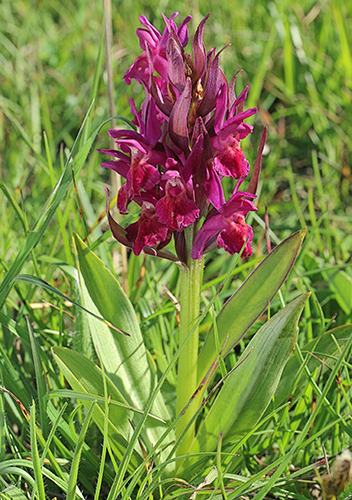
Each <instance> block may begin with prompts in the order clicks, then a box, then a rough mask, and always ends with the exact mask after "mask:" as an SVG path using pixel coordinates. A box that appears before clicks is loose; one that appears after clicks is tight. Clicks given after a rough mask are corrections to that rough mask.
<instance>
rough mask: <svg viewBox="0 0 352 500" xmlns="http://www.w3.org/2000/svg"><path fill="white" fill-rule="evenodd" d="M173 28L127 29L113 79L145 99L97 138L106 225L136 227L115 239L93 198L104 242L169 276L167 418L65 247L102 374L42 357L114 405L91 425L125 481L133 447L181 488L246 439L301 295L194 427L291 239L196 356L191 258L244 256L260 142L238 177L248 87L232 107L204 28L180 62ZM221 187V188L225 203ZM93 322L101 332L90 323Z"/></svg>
mask: <svg viewBox="0 0 352 500" xmlns="http://www.w3.org/2000/svg"><path fill="white" fill-rule="evenodd" d="M176 16H177V13H175V14H173V15H172V16H171V17H170V18H169V19H168V18H166V17H165V16H163V18H164V22H165V29H164V31H163V33H162V34H161V33H159V32H158V31H157V30H156V28H155V27H154V26H153V25H152V24H151V23H150V22H149V21H148V19H147V18H146V17H145V16H141V17H140V21H141V24H142V26H143V27H142V28H139V29H137V36H138V38H139V41H140V46H141V49H142V53H141V54H140V55H139V56H138V57H137V58H136V59H135V61H134V62H133V64H132V65H131V66H130V68H129V69H128V70H127V72H126V74H125V77H124V79H125V82H126V83H127V84H128V85H129V84H131V81H132V80H135V81H136V82H138V84H140V85H141V86H142V87H143V90H144V92H145V99H144V101H143V103H142V105H141V107H140V109H139V110H137V106H136V104H135V102H134V101H133V99H131V112H132V114H133V115H134V119H133V122H132V128H131V129H128V130H123V129H117V130H115V129H114V130H109V134H110V136H111V137H113V138H114V139H115V141H116V149H103V150H101V151H102V152H103V153H106V154H108V155H110V156H111V157H112V159H110V160H108V161H105V162H104V163H103V164H102V166H103V167H104V168H108V169H111V170H113V171H115V172H117V173H118V174H119V175H121V176H122V177H123V178H124V179H126V182H125V183H124V184H123V185H122V187H121V189H120V190H119V192H118V198H117V207H118V210H119V212H120V213H122V214H125V213H127V212H128V209H129V207H130V205H131V204H132V202H133V203H134V207H136V205H137V207H139V211H138V217H139V218H138V220H137V221H136V222H133V223H132V224H130V225H128V226H127V227H122V226H121V225H120V224H119V223H118V222H117V221H116V220H115V219H114V218H113V216H112V215H111V214H110V212H109V191H108V190H106V191H107V214H108V221H109V225H110V229H111V232H112V234H113V236H114V237H115V238H116V240H118V241H119V242H120V243H121V244H123V245H125V246H127V247H128V248H130V249H131V250H132V252H133V253H134V254H135V255H139V254H141V253H145V254H148V255H150V256H156V257H160V258H164V259H168V260H170V261H172V262H174V263H176V264H177V265H178V266H179V270H180V297H179V305H180V308H181V309H180V329H179V336H178V346H179V349H178V352H177V354H176V357H175V359H174V361H173V363H174V362H177V377H178V378H177V385H176V388H175V393H176V414H175V415H170V414H169V412H168V410H167V408H166V404H165V402H164V400H163V396H162V392H161V391H160V387H161V385H162V383H163V381H164V380H165V377H166V374H161V376H160V380H159V383H158V384H156V382H155V381H154V377H153V373H152V371H151V368H150V366H149V364H148V360H147V351H146V347H145V344H144V340H143V337H142V334H141V332H140V329H139V325H138V319H137V316H136V314H135V312H134V310H133V308H132V305H131V303H130V301H129V299H128V298H127V296H126V295H125V294H124V292H123V291H122V288H121V287H120V285H119V284H118V281H117V280H116V278H115V277H114V276H113V275H112V274H111V273H110V271H108V270H107V269H106V268H105V266H104V265H103V263H102V262H101V261H100V260H99V259H98V258H97V257H96V256H95V255H94V254H93V252H91V251H90V250H89V249H88V248H87V247H86V246H85V244H84V243H83V242H82V241H81V240H80V239H79V238H78V237H75V246H76V252H77V259H78V267H79V282H80V287H81V295H82V301H83V304H84V306H85V307H86V308H87V309H88V310H90V311H91V312H93V313H94V314H95V316H92V315H88V321H89V322H90V325H91V334H92V338H93V344H94V345H95V347H96V349H97V353H98V355H99V358H100V361H101V364H102V368H103V371H101V370H100V369H99V368H98V367H97V366H96V365H94V364H93V363H92V362H91V361H89V360H87V359H85V358H84V357H83V356H82V355H79V354H78V353H72V352H69V351H68V350H66V349H64V348H55V349H54V353H55V356H56V359H57V361H58V363H59V364H60V366H61V368H62V370H63V371H64V373H65V375H66V378H67V379H68V381H69V383H70V384H71V385H72V387H73V388H74V389H75V390H77V391H78V390H79V391H84V392H88V393H90V394H91V393H94V394H97V395H99V396H100V397H101V396H103V395H104V391H105V394H106V393H109V394H110V395H111V398H112V399H113V400H114V401H115V402H117V403H116V406H115V407H114V408H111V409H110V410H109V415H108V417H104V415H103V412H102V410H101V408H100V410H99V409H96V410H95V413H94V416H93V418H94V419H95V421H96V422H97V424H98V425H99V427H100V428H103V427H104V418H108V421H109V436H110V439H111V443H112V444H111V446H112V449H113V451H114V452H115V454H116V455H117V457H118V458H119V459H120V460H121V461H123V460H125V462H124V463H125V464H126V468H127V466H129V467H132V468H133V467H138V464H139V463H140V460H141V453H140V451H139V448H138V446H137V444H138V443H137V438H138V437H139V436H140V437H141V439H142V441H143V443H144V447H145V449H146V451H144V455H143V453H142V456H144V458H145V459H146V460H148V457H149V459H150V457H151V456H152V455H153V453H154V454H155V453H156V457H157V458H156V459H157V460H159V465H160V470H161V471H162V470H164V473H165V474H166V475H167V474H170V473H171V472H172V473H175V463H176V468H177V473H178V474H179V475H181V477H184V478H188V477H189V475H190V471H191V470H192V468H194V467H196V466H197V463H198V462H199V457H202V456H204V454H206V453H208V454H211V453H214V452H215V451H216V449H217V448H218V446H219V442H220V441H221V442H222V441H223V442H224V443H225V444H226V443H227V444H228V443H233V442H239V441H240V440H241V439H244V437H245V436H246V435H250V433H251V432H253V430H254V428H255V426H256V425H257V423H258V421H259V419H260V418H261V416H262V415H263V414H264V412H265V410H266V409H267V407H268V405H269V403H270V401H271V400H272V397H273V395H274V393H275V390H276V388H277V387H278V384H279V381H280V378H281V375H282V372H283V370H284V368H285V365H286V363H287V361H288V360H289V358H290V356H291V354H292V351H293V349H294V346H295V343H296V340H297V333H298V329H297V325H298V321H299V317H300V314H301V312H302V309H303V307H304V305H305V303H306V301H307V298H308V296H303V297H298V298H297V299H295V301H294V302H292V303H291V304H289V305H288V306H286V307H285V308H283V309H282V310H281V311H280V312H279V313H277V314H276V315H275V316H274V317H273V318H271V319H270V320H269V321H268V322H267V323H266V324H265V325H264V326H263V327H262V328H261V329H260V330H259V331H258V332H257V334H256V335H255V336H254V338H253V339H252V340H251V341H250V342H249V344H248V346H247V348H246V350H245V351H244V353H243V354H242V356H241V357H240V358H239V360H238V363H237V365H236V366H235V367H234V369H233V370H231V371H230V372H228V373H226V374H224V373H222V375H223V385H222V387H221V389H220V391H219V393H218V395H217V396H216V398H214V399H212V404H211V408H210V410H209V411H208V412H207V413H206V414H203V413H202V411H201V408H202V400H203V401H204V398H205V400H206V401H208V400H209V397H210V396H209V393H207V390H209V388H210V383H211V379H212V375H214V373H215V372H216V370H217V367H218V364H219V362H220V360H221V359H223V358H224V357H225V356H226V355H227V354H228V353H229V352H230V351H231V350H232V349H233V347H234V346H235V345H236V344H237V343H238V342H239V340H240V339H241V338H242V337H243V336H244V335H245V333H246V332H247V331H248V329H249V328H250V326H251V325H252V324H253V323H254V322H255V321H256V319H257V318H258V317H259V316H260V315H261V314H262V312H263V311H264V310H265V308H266V307H267V305H268V303H269V302H270V301H271V300H272V298H273V297H274V296H275V295H276V293H277V292H278V290H279V288H280V286H281V285H282V283H283V282H284V280H285V279H286V277H287V275H288V273H289V271H290V270H291V268H292V266H293V264H294V261H295V259H296V256H297V254H298V251H299V248H300V245H301V243H302V240H303V238H304V234H305V233H304V231H300V232H298V233H295V234H294V235H292V236H291V237H290V238H288V239H287V240H285V241H284V242H282V243H281V244H280V245H278V246H277V247H276V248H275V249H274V250H273V251H272V252H270V253H269V255H268V256H267V257H266V258H265V259H264V260H263V261H262V262H261V263H260V265H259V266H258V267H257V268H256V269H255V270H254V271H253V273H252V274H251V275H250V276H249V278H248V279H247V280H246V281H245V282H244V283H243V284H242V286H241V287H240V288H239V289H238V290H237V291H236V293H235V294H234V295H233V296H232V297H231V298H230V299H229V300H228V301H227V302H226V304H225V305H224V306H223V309H222V310H221V312H220V313H219V315H218V316H217V317H216V318H215V320H214V324H213V327H212V328H211V330H210V331H209V332H208V335H207V337H206V340H205V342H204V343H203V345H202V346H201V349H200V346H199V324H200V321H201V319H202V317H204V315H205V314H207V312H208V311H209V307H210V306H208V307H207V309H206V310H205V311H203V312H202V315H201V310H200V306H201V286H202V276H203V266H204V255H205V254H206V253H208V252H211V251H212V250H213V249H214V248H215V247H217V248H218V249H224V250H225V251H226V252H228V253H229V254H231V255H233V254H239V255H240V257H242V258H248V257H250V256H251V255H252V240H253V230H252V228H251V226H250V225H249V224H248V223H247V222H246V217H247V215H248V214H249V213H250V212H254V211H256V210H257V208H256V206H255V199H256V197H257V195H256V192H257V188H258V182H259V175H260V170H261V162H262V153H263V149H264V145H265V141H266V136H267V132H266V129H264V131H263V134H262V137H261V141H260V145H259V151H258V154H257V159H256V161H255V163H254V166H253V168H252V169H251V168H250V164H249V162H248V161H247V159H246V156H245V154H244V152H243V151H242V148H241V140H243V139H244V138H246V137H247V136H248V135H249V134H251V132H252V130H253V127H252V126H251V125H249V124H248V123H246V122H245V120H246V119H247V118H249V117H250V116H253V115H254V114H255V113H256V112H257V109H256V108H251V109H247V110H245V108H244V106H245V100H246V97H247V93H248V87H246V88H245V89H244V90H243V91H242V92H241V93H240V94H239V95H237V94H236V91H235V84H236V76H237V73H236V74H235V76H234V77H233V78H232V80H231V82H230V83H229V82H228V80H227V78H226V76H225V75H224V73H223V71H222V69H221V67H220V55H221V52H222V50H223V49H222V50H220V51H219V52H217V51H216V49H210V50H208V51H207V50H206V48H205V45H204V42H203V32H204V29H205V26H206V22H207V20H208V18H209V15H207V16H206V17H205V18H204V19H203V20H202V21H201V23H200V24H199V26H198V28H197V30H196V33H195V35H194V38H193V42H192V52H193V55H190V54H189V53H188V52H187V45H188V41H189V32H188V27H187V24H188V23H189V21H190V20H191V16H188V17H186V19H184V20H183V21H182V22H181V23H180V24H179V26H178V25H177V24H176V22H175V18H176ZM224 178H230V179H232V180H233V191H232V194H231V196H229V197H228V199H226V196H225V193H224V188H223V185H222V181H223V179H224ZM242 185H244V186H246V187H245V188H242ZM132 206H133V205H132ZM166 247H167V248H166ZM97 315H101V316H103V318H104V319H105V320H106V321H108V322H109V323H101V322H100V321H99V319H97ZM112 325H113V327H114V328H112ZM116 328H117V329H119V331H120V333H118V332H117V331H116ZM121 333H125V334H128V335H122V334H121ZM105 377H107V381H106V380H105ZM104 381H105V382H104ZM104 384H105V385H104ZM106 384H107V385H106ZM104 387H105V389H104ZM288 390H289V389H288ZM207 394H208V396H206V395H207ZM211 394H212V392H211ZM118 402H119V403H120V405H119V404H118ZM123 405H125V406H123ZM127 405H129V406H127ZM140 411H142V413H143V412H144V413H143V415H144V416H143V418H142V417H141V416H140ZM131 415H132V416H131ZM197 416H199V419H198V421H197V425H196V418H197ZM131 420H133V426H131V425H130V423H129V422H130V421H131ZM164 421H166V422H168V427H166V426H165V423H164ZM134 428H135V430H134ZM174 431H175V432H174ZM219 440H220V441H219ZM202 454H203V455H202ZM209 456H210V455H207V458H208V457H209ZM126 457H127V458H126ZM197 457H198V459H197ZM154 458H155V455H154ZM127 464H128V465H127Z"/></svg>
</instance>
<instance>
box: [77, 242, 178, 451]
mask: <svg viewBox="0 0 352 500" xmlns="http://www.w3.org/2000/svg"><path fill="white" fill-rule="evenodd" d="M74 243H75V247H76V251H77V256H78V262H79V266H78V267H79V273H80V284H81V297H82V301H83V303H84V306H85V307H86V308H87V309H89V310H90V311H93V312H94V311H96V312H97V313H99V314H101V315H102V316H103V318H104V319H105V320H107V321H108V322H109V323H112V324H113V325H114V326H116V327H118V328H119V329H121V330H123V331H125V332H127V333H128V334H129V336H128V337H127V336H122V335H119V334H116V332H115V331H114V330H112V329H111V328H108V326H107V325H105V324H102V323H99V322H97V321H96V320H95V318H94V317H92V316H91V315H89V316H88V318H87V319H88V323H89V326H90V330H91V335H92V340H93V344H94V346H95V348H96V350H97V351H98V353H99V358H100V359H101V361H102V363H103V364H104V369H105V372H106V374H107V375H108V377H109V378H110V379H111V380H112V382H113V383H114V384H115V385H116V386H117V387H118V388H119V391H120V392H121V394H122V395H123V396H124V398H125V399H126V401H127V402H128V403H129V404H130V405H132V406H134V407H136V408H141V409H144V408H145V405H146V403H147V402H148V399H149V397H150V394H151V392H152V391H153V389H154V387H155V382H154V380H153V376H152V372H151V370H150V367H149V363H148V357H147V351H146V348H145V345H144V340H143V337H142V334H141V331H140V328H139V324H138V320H137V316H136V313H135V311H134V309H133V306H132V304H131V302H130V301H129V299H128V298H127V296H126V295H125V293H124V291H123V290H122V288H121V286H120V284H119V283H118V281H117V280H116V278H115V277H114V276H113V274H112V273H111V272H110V271H109V270H108V269H107V268H106V267H105V265H104V263H103V262H102V261H101V260H100V259H99V258H98V257H97V256H96V255H95V254H94V253H93V252H92V251H90V250H89V248H88V247H87V246H86V245H85V244H84V243H83V241H82V240H81V239H80V238H79V237H78V236H77V235H74ZM152 413H153V414H154V415H156V416H158V417H160V418H161V419H163V420H170V416H169V414H168V411H167V408H166V405H165V403H164V400H163V397H162V395H161V393H159V394H158V395H157V396H156V398H155V401H154V404H153V407H152ZM137 417H138V415H134V419H136V418H137ZM164 431H165V426H164V425H162V424H161V423H160V422H158V421H156V420H153V421H151V420H149V422H148V427H147V428H146V429H145V433H144V434H145V437H146V438H147V442H148V443H150V444H152V443H156V442H157V441H158V440H159V438H160V437H161V435H162V434H163V432H164ZM170 434H171V433H170ZM173 439H174V436H173V435H171V436H169V437H168V441H167V443H168V442H170V441H172V440H173ZM167 443H164V444H167Z"/></svg>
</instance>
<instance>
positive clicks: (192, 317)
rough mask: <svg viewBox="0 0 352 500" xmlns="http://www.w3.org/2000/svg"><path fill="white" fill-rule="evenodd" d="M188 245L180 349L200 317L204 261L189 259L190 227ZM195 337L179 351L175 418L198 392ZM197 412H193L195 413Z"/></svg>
mask: <svg viewBox="0 0 352 500" xmlns="http://www.w3.org/2000/svg"><path fill="white" fill-rule="evenodd" d="M185 238H186V245H187V256H188V259H187V260H188V266H183V267H182V268H181V270H180V273H181V274H180V284H181V286H180V305H181V312H180V338H179V345H181V344H182V343H183V342H184V340H185V339H186V337H187V336H188V335H189V333H190V331H191V330H192V328H193V327H194V325H195V323H196V321H197V319H198V317H199V307H200V290H201V286H202V275H203V258H201V259H198V260H193V259H192V258H191V255H190V253H191V249H192V245H193V240H194V227H193V226H190V227H188V228H186V230H185ZM198 335H199V329H198V328H196V329H195V330H194V331H193V333H192V335H191V337H190V338H189V339H188V341H187V344H186V346H185V348H184V349H183V350H182V352H181V354H180V357H179V360H178V377H177V400H176V414H177V415H178V414H179V413H180V412H181V411H182V410H183V408H184V407H185V406H186V405H187V403H188V402H189V400H190V399H191V397H192V395H193V394H194V392H195V390H196V389H197V367H198ZM192 408H193V407H191V410H188V411H187V413H186V414H185V416H184V418H182V419H181V420H180V422H179V424H178V425H177V427H176V437H177V438H178V437H179V436H180V434H181V433H182V431H183V430H184V428H185V427H186V425H187V422H188V421H189V419H190V416H191V414H190V412H191V411H192ZM195 410H196V409H195ZM194 434H195V425H192V426H191V427H190V429H189V430H188V431H187V433H186V435H185V437H184V439H183V440H182V443H181V444H180V446H179V447H178V449H177V456H181V455H185V454H186V453H187V451H188V450H189V448H190V446H191V444H192V441H193V438H194Z"/></svg>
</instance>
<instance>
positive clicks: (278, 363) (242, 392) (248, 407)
mask: <svg viewBox="0 0 352 500" xmlns="http://www.w3.org/2000/svg"><path fill="white" fill-rule="evenodd" d="M309 296H310V294H307V295H303V296H301V297H298V298H297V299H295V300H294V301H293V302H291V304H289V305H288V306H286V307H285V308H284V309H282V310H280V311H279V312H278V313H277V314H276V315H275V316H273V317H272V318H271V319H270V320H269V321H268V322H267V323H265V325H263V326H262V327H261V328H260V330H258V332H257V333H256V334H255V336H254V337H253V339H252V340H251V341H250V342H249V344H248V346H247V348H246V349H245V351H244V352H243V354H242V355H241V357H240V358H239V360H238V363H237V368H236V369H235V370H234V371H233V372H232V373H231V374H230V375H229V376H228V377H227V379H226V380H225V382H224V385H223V386H222V388H221V390H220V392H219V394H218V396H217V398H216V399H215V401H214V403H213V404H212V407H211V408H210V410H209V413H208V414H207V415H206V417H205V419H204V420H203V422H202V423H201V425H200V426H199V429H198V432H197V434H196V437H195V439H194V441H193V444H192V446H191V448H190V450H189V454H193V453H195V454H197V453H202V452H213V451H215V450H216V447H217V444H218V441H219V436H220V434H221V433H222V435H223V439H224V443H225V444H226V442H229V441H230V440H231V441H232V440H238V439H241V438H242V437H243V436H245V435H246V433H247V432H249V431H251V429H252V428H253V427H254V426H255V425H256V424H257V422H258V420H259V419H260V417H261V416H262V415H263V413H264V412H265V410H266V408H267V406H268V405H269V403H270V401H271V398H272V397H273V395H274V393H275V390H276V388H277V386H278V383H279V380H280V377H281V374H282V371H283V369H284V367H285V364H286V363H287V361H288V359H289V357H290V355H291V354H292V351H293V349H294V347H295V345H296V342H297V336H298V321H299V318H300V315H301V313H302V310H303V308H304V306H305V304H306V302H307V300H308V298H309ZM191 460H192V459H189V460H186V461H185V463H186V464H187V462H188V464H187V465H189V462H190V461H191ZM183 467H184V466H183Z"/></svg>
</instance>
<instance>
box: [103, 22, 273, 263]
mask: <svg viewBox="0 0 352 500" xmlns="http://www.w3.org/2000/svg"><path fill="white" fill-rule="evenodd" d="M176 15H177V13H175V14H173V15H172V16H171V17H170V19H167V18H166V17H165V16H164V21H165V29H164V32H163V34H162V35H161V34H160V33H159V32H158V31H157V30H156V29H155V28H154V26H153V25H152V24H150V22H149V21H148V20H147V19H146V17H144V16H141V17H140V21H141V24H142V25H143V28H139V29H137V35H138V38H139V40H140V45H141V48H142V53H141V54H140V55H139V56H138V57H137V58H136V59H135V61H134V63H133V64H132V66H131V67H130V68H129V69H128V71H127V72H126V75H125V76H124V79H125V81H126V83H127V84H130V83H131V79H132V78H133V79H135V80H136V81H137V82H138V83H140V84H141V85H143V87H144V90H145V93H146V98H145V100H144V102H143V104H142V105H141V108H140V110H139V111H137V109H136V106H135V103H134V101H133V100H132V99H131V111H132V113H133V114H134V120H133V123H134V125H135V126H136V130H138V131H134V130H109V134H110V135H111V136H112V137H113V138H114V139H115V140H116V143H117V146H118V148H119V149H118V150H106V149H104V150H101V151H103V152H104V153H107V154H109V155H111V156H112V157H113V158H114V159H113V160H111V161H106V162H104V163H103V164H102V166H103V167H106V168H109V169H112V170H114V171H116V172H117V173H118V174H120V175H121V176H122V177H124V178H125V179H126V182H125V183H124V184H123V186H122V188H121V189H120V191H119V193H118V201H117V206H118V209H119V211H120V212H121V213H126V212H127V209H128V205H129V204H130V203H131V202H132V201H134V202H135V203H137V204H138V205H139V206H140V207H141V215H140V218H139V220H138V221H137V222H135V223H134V224H131V225H129V226H128V227H127V228H125V229H124V228H122V227H121V226H120V225H119V224H117V223H116V221H115V220H114V219H113V218H112V216H111V214H110V213H109V212H108V216H109V224H110V228H111V230H112V233H113V235H114V236H115V238H116V239H117V240H118V241H120V242H121V243H123V244H124V245H126V246H128V247H130V248H132V250H133V252H134V253H135V254H136V255H139V254H140V253H141V252H142V251H143V252H145V253H149V254H154V255H158V256H162V257H166V258H171V259H172V260H181V261H183V262H186V261H187V257H186V243H185V236H184V229H185V228H186V227H188V226H191V225H193V226H192V230H193V239H192V241H193V247H192V251H191V256H192V258H193V259H198V258H200V257H201V256H202V255H203V254H204V253H206V252H208V251H209V250H210V249H211V248H214V246H216V245H217V247H218V248H222V247H223V248H225V250H226V251H227V252H229V253H230V254H234V253H239V252H240V251H241V249H242V248H243V247H244V249H243V252H242V257H248V256H250V255H251V254H252V246H251V243H252V238H253V231H252V228H251V227H250V226H249V225H248V224H246V222H245V217H246V215H247V214H248V212H250V211H253V210H256V207H255V206H254V204H253V199H254V198H255V197H256V195H255V192H256V189H257V184H258V178H259V173H260V166H261V155H262V151H263V147H264V143H265V138H266V130H265V131H264V133H263V136H262V140H261V144H260V148H259V153H258V157H257V161H256V164H255V166H254V170H253V174H252V178H251V182H250V183H249V186H248V188H247V191H239V187H240V184H241V183H242V182H243V180H244V179H245V178H246V177H247V176H248V174H249V163H248V161H247V160H246V157H245V155H244V153H243V152H242V150H241V145H240V141H241V139H244V138H245V137H246V136H247V135H248V134H250V133H251V132H252V128H253V127H252V126H251V125H248V124H247V123H245V122H244V120H245V119H246V118H248V117H249V116H251V115H253V114H255V113H256V112H257V109H256V108H251V109H248V110H246V111H243V108H244V101H245V99H246V96H247V92H248V87H247V88H245V89H244V90H243V92H242V93H241V94H240V95H239V96H238V97H236V94H235V81H236V75H235V76H234V78H233V79H232V81H231V83H230V84H229V83H228V81H227V79H226V77H225V75H224V73H223V72H222V70H221V68H220V63H219V56H220V52H221V51H220V52H218V53H216V50H215V49H211V50H210V51H208V52H207V51H206V49H205V46H204V43H203V31H204V27H205V23H206V21H207V19H208V17H209V15H208V16H206V17H205V18H204V19H203V20H202V22H201V23H200V24H199V26H198V29H197V31H196V33H195V36H194V39H193V44H192V49H193V57H192V56H191V55H190V54H188V53H186V52H185V47H186V46H187V43H188V38H189V35H188V28H187V23H188V22H189V21H190V19H191V16H188V17H187V18H186V19H185V20H184V21H183V22H182V23H181V24H180V26H179V27H178V26H177V25H176V23H175V21H174V18H175V17H176ZM224 177H231V178H232V179H234V180H235V181H236V187H235V189H234V191H233V194H232V196H231V198H230V199H229V200H228V201H226V200H225V196H224V192H223V188H222V185H221V181H222V179H223V178H224ZM202 222H203V224H202ZM172 237H174V240H175V249H176V253H177V256H175V255H173V254H172V253H171V252H167V251H165V250H164V247H165V246H166V245H167V244H168V243H169V242H170V240H171V238H172Z"/></svg>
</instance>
